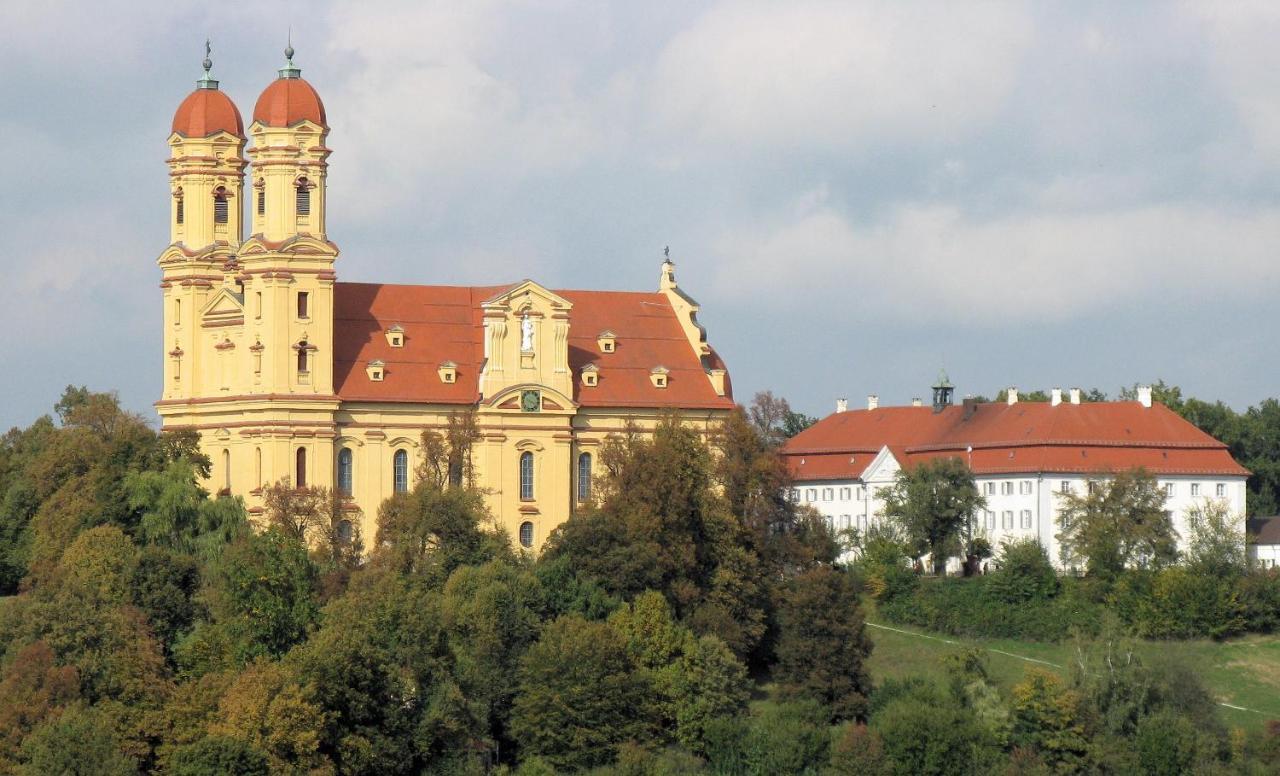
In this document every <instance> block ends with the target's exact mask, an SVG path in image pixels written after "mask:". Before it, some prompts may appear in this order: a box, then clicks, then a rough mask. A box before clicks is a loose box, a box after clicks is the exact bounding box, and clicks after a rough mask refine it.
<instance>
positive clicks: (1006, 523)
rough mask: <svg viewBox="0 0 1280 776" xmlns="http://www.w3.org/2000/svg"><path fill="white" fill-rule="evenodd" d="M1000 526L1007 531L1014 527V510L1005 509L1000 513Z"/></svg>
mask: <svg viewBox="0 0 1280 776" xmlns="http://www.w3.org/2000/svg"><path fill="white" fill-rule="evenodd" d="M1000 527H1001V528H1003V529H1005V530H1006V531H1008V530H1011V529H1012V528H1013V511H1012V510H1005V511H1004V512H1001V513H1000Z"/></svg>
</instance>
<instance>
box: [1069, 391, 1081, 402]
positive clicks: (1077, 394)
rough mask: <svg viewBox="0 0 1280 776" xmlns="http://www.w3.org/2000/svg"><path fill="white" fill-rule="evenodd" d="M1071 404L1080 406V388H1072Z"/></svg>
mask: <svg viewBox="0 0 1280 776" xmlns="http://www.w3.org/2000/svg"><path fill="white" fill-rule="evenodd" d="M1071 403H1072V404H1079V403H1080V389H1079V388H1072V389H1071Z"/></svg>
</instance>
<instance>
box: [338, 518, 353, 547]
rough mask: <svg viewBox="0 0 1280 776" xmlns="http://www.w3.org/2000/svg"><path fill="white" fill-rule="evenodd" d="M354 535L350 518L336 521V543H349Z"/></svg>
mask: <svg viewBox="0 0 1280 776" xmlns="http://www.w3.org/2000/svg"><path fill="white" fill-rule="evenodd" d="M354 536H355V530H354V529H353V528H352V527H351V521H350V520H339V521H338V543H339V544H351V539H352V538H353V537H354Z"/></svg>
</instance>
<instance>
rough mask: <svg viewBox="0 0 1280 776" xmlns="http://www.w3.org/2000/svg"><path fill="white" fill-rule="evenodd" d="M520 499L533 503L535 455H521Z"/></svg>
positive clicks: (526, 453)
mask: <svg viewBox="0 0 1280 776" xmlns="http://www.w3.org/2000/svg"><path fill="white" fill-rule="evenodd" d="M520 499H521V500H522V501H533V453H528V452H525V453H521V454H520Z"/></svg>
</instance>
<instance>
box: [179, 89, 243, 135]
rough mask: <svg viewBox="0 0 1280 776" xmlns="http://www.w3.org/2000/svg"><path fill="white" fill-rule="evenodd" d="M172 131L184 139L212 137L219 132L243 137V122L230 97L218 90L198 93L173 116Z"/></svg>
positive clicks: (185, 102)
mask: <svg viewBox="0 0 1280 776" xmlns="http://www.w3.org/2000/svg"><path fill="white" fill-rule="evenodd" d="M173 131H174V132H177V133H178V134H179V135H182V136H183V137H209V136H210V135H214V134H217V133H218V132H230V133H231V134H233V135H235V136H237V137H244V122H242V121H241V120H240V111H238V110H236V104H235V103H234V102H232V101H231V98H230V97H228V96H227V95H225V94H223V93H222V92H220V91H218V90H217V89H196V90H195V91H194V92H192V93H191V94H189V95H187V99H185V100H183V101H182V104H181V105H179V106H178V112H177V113H175V114H173Z"/></svg>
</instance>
